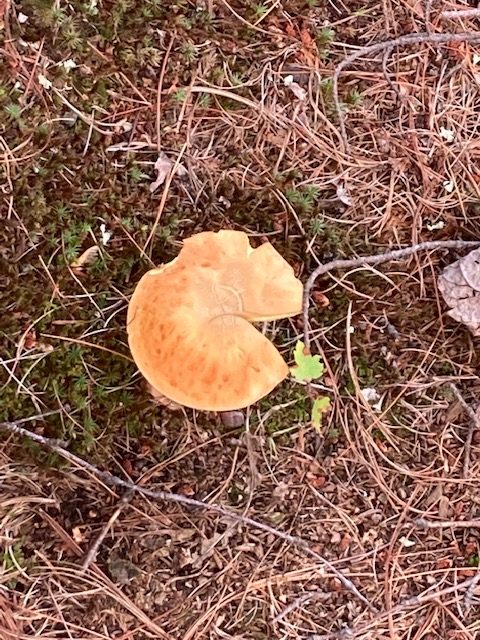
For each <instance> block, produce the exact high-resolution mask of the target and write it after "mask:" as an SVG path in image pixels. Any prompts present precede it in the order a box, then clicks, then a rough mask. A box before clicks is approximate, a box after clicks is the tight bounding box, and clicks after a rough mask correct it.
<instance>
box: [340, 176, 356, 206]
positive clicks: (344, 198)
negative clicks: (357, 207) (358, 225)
mask: <svg viewBox="0 0 480 640" xmlns="http://www.w3.org/2000/svg"><path fill="white" fill-rule="evenodd" d="M337 198H338V199H339V200H340V202H343V204H344V205H346V206H347V207H351V206H352V204H353V201H352V199H351V197H350V194H349V193H348V191H347V189H346V187H345V185H344V183H343V182H339V183H338V184H337Z"/></svg>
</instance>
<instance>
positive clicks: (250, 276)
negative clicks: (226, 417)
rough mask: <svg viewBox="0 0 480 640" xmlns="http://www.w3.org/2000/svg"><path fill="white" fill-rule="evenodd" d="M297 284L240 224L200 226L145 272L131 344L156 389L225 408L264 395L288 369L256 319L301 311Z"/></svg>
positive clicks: (133, 311) (136, 296)
mask: <svg viewBox="0 0 480 640" xmlns="http://www.w3.org/2000/svg"><path fill="white" fill-rule="evenodd" d="M302 295H303V286H302V283H301V282H300V281H299V280H298V279H297V278H295V275H294V273H293V269H292V268H291V266H290V265H289V264H288V263H287V262H286V261H285V260H284V259H283V258H282V257H281V256H280V254H279V253H277V251H276V250H275V249H274V248H273V247H272V246H271V245H270V244H268V243H266V244H263V245H261V246H260V247H259V248H258V249H253V248H252V247H251V246H250V243H249V241H248V236H247V235H246V234H245V233H243V232H241V231H219V232H217V233H215V232H204V233H199V234H197V235H195V236H192V237H191V238H188V239H187V240H185V242H184V245H183V248H182V250H181V252H180V254H179V255H178V257H177V258H175V260H173V261H172V262H170V263H168V264H167V265H165V266H163V267H161V268H158V269H152V270H151V271H149V272H147V273H146V274H145V275H144V276H143V277H142V278H141V280H140V282H139V283H138V285H137V287H136V289H135V291H134V293H133V296H132V298H131V300H130V304H129V307H128V317H127V331H128V341H129V345H130V350H131V352H132V355H133V358H134V360H135V362H136V364H137V366H138V368H139V369H140V371H141V373H142V374H143V375H144V377H145V378H146V379H147V380H148V382H149V383H150V384H151V385H152V386H153V387H155V389H157V390H158V391H159V392H160V393H161V394H163V395H164V396H166V397H167V398H170V399H171V400H173V401H175V402H177V403H179V404H183V405H184V406H187V407H192V408H195V409H201V410H205V411H230V410H234V409H240V408H243V407H245V406H248V405H249V404H252V403H254V402H256V401H257V400H259V399H260V398H262V397H263V396H265V395H267V394H268V393H269V392H270V391H271V390H272V389H273V388H274V387H275V386H276V385H277V384H279V383H280V382H281V381H282V380H283V379H284V378H285V377H286V376H287V375H288V367H287V365H286V363H285V361H284V360H283V358H282V357H281V355H280V353H279V352H278V351H277V349H276V348H275V347H274V346H273V344H272V343H271V342H270V341H269V340H268V339H267V338H266V337H265V336H264V335H262V334H261V333H260V332H259V331H258V330H257V329H256V328H255V327H254V326H253V325H252V324H250V323H251V322H254V321H261V320H273V319H278V318H284V317H288V316H292V315H296V314H298V313H300V311H301V308H302Z"/></svg>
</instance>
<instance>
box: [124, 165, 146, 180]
mask: <svg viewBox="0 0 480 640" xmlns="http://www.w3.org/2000/svg"><path fill="white" fill-rule="evenodd" d="M128 175H129V177H130V180H131V181H132V182H134V183H135V184H138V183H139V182H142V180H147V179H148V176H147V174H146V173H143V171H142V170H141V169H140V167H137V166H136V165H134V166H133V167H130V169H129V171H128Z"/></svg>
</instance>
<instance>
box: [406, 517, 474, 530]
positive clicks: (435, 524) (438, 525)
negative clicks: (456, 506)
mask: <svg viewBox="0 0 480 640" xmlns="http://www.w3.org/2000/svg"><path fill="white" fill-rule="evenodd" d="M415 524H416V525H417V527H421V528H422V529H450V527H452V528H454V529H455V528H456V529H480V520H427V519H426V518H417V519H416V520H415Z"/></svg>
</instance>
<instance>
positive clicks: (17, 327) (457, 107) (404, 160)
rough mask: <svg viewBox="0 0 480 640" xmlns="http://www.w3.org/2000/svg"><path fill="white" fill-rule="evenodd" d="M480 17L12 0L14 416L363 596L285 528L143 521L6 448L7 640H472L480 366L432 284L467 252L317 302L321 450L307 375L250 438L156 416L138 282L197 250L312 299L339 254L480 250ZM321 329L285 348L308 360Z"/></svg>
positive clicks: (137, 503)
mask: <svg viewBox="0 0 480 640" xmlns="http://www.w3.org/2000/svg"><path fill="white" fill-rule="evenodd" d="M476 6H477V3H476V2H469V1H468V0H458V1H457V2H455V3H454V2H453V1H452V2H449V1H443V0H439V1H438V2H429V1H428V0H425V1H424V2H423V1H421V0H364V1H360V0H343V1H342V0H288V2H286V1H282V0H266V1H265V2H264V3H262V2H259V3H255V2H254V1H253V0H251V1H250V0H232V1H230V0H198V1H197V2H193V0H192V1H189V0H172V1H171V2H164V1H162V0H138V1H137V2H135V1H134V0H115V1H111V0H85V1H84V2H82V1H78V0H72V1H71V2H65V1H64V0H55V1H54V2H52V0H24V1H23V2H13V1H11V0H0V38H1V40H2V45H1V56H2V64H1V66H0V154H1V162H0V164H1V167H0V188H1V194H0V201H1V204H0V220H1V224H0V292H1V321H0V335H1V342H0V344H1V349H0V357H1V360H0V362H1V364H2V367H1V376H2V377H1V378H0V382H1V386H0V422H6V421H10V422H11V421H18V420H23V419H27V418H30V417H32V416H36V415H43V414H50V415H45V416H44V417H43V418H40V419H37V420H32V421H30V422H28V423H25V424H24V426H25V427H27V428H29V429H30V430H31V431H33V432H34V433H36V434H39V435H42V436H45V437H50V438H57V439H61V440H62V441H64V442H66V443H67V445H66V446H67V447H68V449H69V450H70V451H71V452H73V453H74V454H75V455H77V456H80V457H81V458H83V459H85V460H87V461H89V462H90V463H91V464H93V465H95V466H96V467H97V468H99V469H103V470H108V471H109V472H111V473H113V474H115V475H117V476H119V477H121V478H123V479H126V480H132V481H134V482H136V483H137V484H140V485H142V486H143V487H146V488H155V489H159V490H165V491H172V492H176V493H178V494H181V495H184V496H186V497H190V498H195V499H198V500H202V501H204V502H206V503H210V504H218V505H222V506H223V507H225V508H228V509H230V510H233V511H235V512H237V513H239V514H244V515H247V516H249V517H251V518H254V519H256V520H259V521H261V522H263V523H266V524H268V525H269V526H270V527H272V528H274V529H278V530H280V531H283V532H287V533H289V534H292V535H294V536H301V537H302V538H304V539H305V540H306V541H307V542H308V544H309V545H310V549H313V551H314V552H316V553H317V554H319V555H320V556H322V557H323V558H324V559H326V560H327V561H329V563H331V565H332V566H333V567H334V568H335V569H336V570H337V571H338V572H341V573H342V574H343V575H344V576H346V577H347V578H348V579H349V580H350V581H351V582H352V583H353V584H354V585H355V587H356V588H357V589H358V590H359V591H360V592H361V594H363V596H364V599H366V600H368V604H366V603H365V601H364V600H362V599H361V598H359V597H358V596H357V595H355V594H354V593H353V592H352V591H351V590H349V589H347V588H345V586H344V585H342V583H341V582H340V581H339V579H338V576H337V575H336V574H335V572H334V571H333V569H332V568H331V567H329V566H327V565H325V564H324V563H323V562H322V561H321V560H319V559H318V558H314V557H312V556H309V555H308V554H307V553H306V552H305V550H304V549H302V548H301V547H299V546H298V545H297V546H295V545H292V544H291V543H290V542H288V541H286V540H285V539H281V538H279V537H278V536H277V535H275V534H274V533H272V532H268V531H261V530H259V529H256V528H255V527H254V526H248V525H245V524H239V523H236V522H235V521H233V520H231V519H229V518H226V517H224V516H222V515H221V514H219V513H215V512H213V511H211V510H208V509H197V510H191V509H188V508H186V507H184V506H181V505H178V504H175V503H170V502H164V501H158V500H154V499H148V498H146V497H142V496H138V495H136V496H135V497H133V498H132V497H131V496H129V495H128V496H127V497H126V498H124V499H123V501H122V492H121V491H120V490H114V489H113V488H111V487H110V488H109V487H108V486H107V485H106V484H105V483H104V482H103V481H102V480H101V479H99V478H98V477H95V476H94V475H93V474H91V473H87V472H85V471H82V470H80V469H79V468H78V467H76V466H75V465H73V464H68V463H67V462H66V461H65V460H64V459H63V458H62V456H59V455H57V454H55V453H52V452H51V451H50V452H49V451H48V450H46V449H45V448H42V446H41V445H39V444H38V443H37V444H36V443H34V442H32V441H31V439H29V438H19V437H17V436H14V435H12V434H8V433H7V434H4V435H2V440H1V444H0V540H1V545H0V561H1V567H2V570H1V573H0V637H1V638H2V640H22V639H24V638H25V639H26V638H42V639H44V640H47V639H48V640H50V639H52V640H53V639H61V640H67V639H69V640H107V639H108V640H110V639H116V640H144V639H149V638H152V639H153V638H155V639H157V638H171V639H173V640H193V639H195V640H197V639H203V638H209V639H212V640H217V639H218V640H223V639H231V640H234V639H235V640H240V639H247V638H248V639H254V640H266V639H270V638H281V639H287V638H288V639H289V638H300V639H302V640H320V639H321V638H332V639H333V638H341V637H344V638H358V639H363V640H366V639H384V638H385V639H389V640H394V639H395V640H407V639H409V640H420V639H423V640H434V639H438V640H446V639H451V640H460V639H473V638H477V637H480V615H479V612H480V609H479V606H478V605H476V604H475V599H474V595H475V594H474V593H473V591H474V587H475V584H473V586H472V588H471V589H470V591H469V590H468V588H469V586H470V585H471V584H472V579H475V576H476V575H477V570H478V565H479V557H480V549H479V531H480V492H479V491H478V489H479V486H480V462H479V453H480V438H479V437H477V436H478V435H480V434H479V432H477V431H475V432H474V433H473V438H472V442H471V445H469V444H468V438H469V436H468V434H469V433H470V435H471V426H472V419H471V417H470V416H469V415H468V413H467V411H466V410H465V407H464V406H463V405H462V403H461V402H460V401H459V400H458V397H457V396H456V395H455V389H457V390H458V391H459V392H460V393H461V395H462V396H463V398H464V399H465V401H466V403H467V404H468V406H469V407H471V408H472V409H473V410H475V408H476V403H477V402H478V397H479V394H480V378H479V376H478V372H479V354H478V353H477V341H476V339H474V338H473V337H472V336H471V334H470V333H469V332H468V330H467V329H466V328H465V327H463V326H462V325H460V324H458V323H456V322H454V321H453V320H452V319H450V318H449V317H448V316H446V310H447V309H446V306H445V304H444V302H443V299H442V298H441V296H440V294H439V293H438V289H437V286H436V279H437V276H438V274H439V272H440V271H441V269H442V268H443V267H444V266H445V265H447V264H449V263H450V262H452V261H454V260H455V259H457V258H458V257H459V256H460V255H462V254H457V253H455V252H452V251H449V252H447V251H437V252H422V253H418V254H417V255H416V256H414V257H412V258H409V259H408V260H405V261H398V262H395V263H389V264H385V265H383V266H382V267H378V268H368V269H365V268H360V269H354V270H351V271H349V272H332V273H331V274H330V275H328V276H325V277H323V278H321V279H320V280H319V281H318V282H317V285H316V289H315V291H314V295H313V304H312V308H311V315H310V322H311V332H312V338H313V343H312V347H313V350H314V351H315V352H317V353H320V354H321V356H322V358H323V361H324V363H325V366H326V371H327V373H326V375H325V377H324V379H323V380H322V381H321V387H322V389H321V390H320V391H318V389H317V392H320V393H322V394H325V395H327V396H329V397H330V398H331V410H330V411H329V413H328V414H326V415H325V416H324V419H323V424H322V426H321V428H319V429H318V428H315V427H314V426H312V424H311V420H310V402H311V398H310V397H309V394H308V392H307V390H306V389H305V386H303V385H302V384H300V383H297V382H295V381H294V380H293V379H289V380H287V381H285V383H284V384H282V385H281V386H279V387H278V388H277V389H276V390H275V391H274V392H273V393H272V394H271V395H270V396H269V397H267V398H265V399H264V400H262V401H261V402H259V403H258V405H256V406H253V407H251V408H250V409H249V410H248V411H247V412H246V414H245V419H246V420H247V423H248V430H249V438H248V440H247V439H246V437H245V433H244V432H245V427H243V426H242V427H235V426H226V425H225V424H224V423H223V422H222V420H221V419H220V417H219V416H217V415H214V414H204V413H195V412H192V411H190V410H187V411H185V412H184V411H174V410H171V409H169V408H168V407H166V406H162V405H157V404H155V403H154V401H153V399H152V398H151V396H150V394H149V392H148V389H147V387H146V384H145V383H144V381H143V380H142V378H141V377H140V376H139V374H138V373H137V371H136V368H135V366H134V364H133V362H132V360H131V357H130V355H129V351H128V346H127V344H126V330H125V318H126V306H127V302H128V298H129V296H130V294H131V293H132V291H133V289H134V287H135V284H136V282H138V280H139V278H140V277H141V275H142V274H143V273H144V272H145V271H146V270H147V269H148V268H150V266H151V265H152V264H161V263H163V262H165V261H168V260H169V259H171V258H173V257H174V256H175V255H176V254H177V253H178V251H179V248H180V246H181V242H182V238H184V237H188V236H189V235H191V234H193V233H196V232H198V231H202V230H207V229H209V230H217V229H221V228H230V229H239V230H244V231H246V232H248V233H249V234H250V236H251V238H252V242H253V243H254V244H255V243H257V244H258V243H260V242H261V241H262V240H263V239H264V238H267V239H268V240H270V241H271V242H272V243H273V244H274V246H275V247H276V248H277V249H278V250H279V251H280V252H281V254H282V255H283V256H284V257H285V258H286V259H287V260H288V261H289V262H290V263H291V264H292V265H293V266H294V268H295V270H296V273H297V274H298V275H299V277H300V278H302V279H303V280H306V278H307V277H308V275H309V273H311V271H312V270H313V269H314V268H315V266H317V264H318V263H319V262H325V261H328V260H330V259H332V258H337V257H340V258H344V257H352V256H356V255H369V254H374V253H379V252H381V251H385V250H389V249H394V248H398V247H404V246H408V245H410V244H412V243H417V242H422V241H428V240H442V239H443V240H445V239H454V238H459V239H460V238H461V239H465V240H476V239H478V238H479V233H480V171H479V167H480V143H479V140H480V138H479V134H480V108H479V104H480V44H478V38H477V44H475V43H474V42H473V41H468V42H467V41H465V39H464V38H457V39H455V38H450V37H443V36H441V34H452V33H464V32H467V33H475V32H476V33H477V34H478V30H479V24H480V22H479V19H478V18H475V17H472V18H471V19H470V18H460V17H459V16H458V15H457V16H456V17H454V18H449V17H448V15H445V14H444V12H445V11H448V10H452V9H456V10H459V9H468V8H475V7H476ZM419 33H422V34H425V36H424V37H423V41H421V42H416V43H413V44H409V45H408V46H393V45H392V46H389V45H387V46H385V47H384V48H383V49H382V50H378V51H372V52H371V53H369V52H368V50H367V51H365V52H363V53H362V54H361V55H360V56H359V57H358V59H356V60H354V61H352V63H351V64H349V65H348V66H347V67H346V68H344V69H343V71H342V73H341V74H340V76H339V103H338V104H337V103H336V100H335V83H334V81H333V77H334V72H335V69H336V68H338V65H339V64H340V63H341V62H342V61H343V60H345V58H346V57H347V56H348V55H349V54H352V53H354V52H356V51H358V50H359V48H361V47H365V46H368V45H372V44H375V43H378V42H382V41H387V40H393V39H395V38H397V37H399V36H401V35H404V34H419ZM338 107H340V113H341V116H340V114H339V109H338ZM342 123H343V125H344V127H345V137H346V140H347V141H348V145H346V144H345V140H344V139H343V138H342V134H341V129H342ZM159 158H160V159H161V162H160V163H158V164H157V168H158V167H160V175H159V177H160V178H161V179H162V178H163V179H164V182H163V184H160V185H158V187H157V188H156V189H155V190H153V189H151V185H152V183H153V182H154V180H155V178H156V177H157V175H156V169H155V163H156V162H157V160H158V159H159ZM174 164H176V166H177V171H176V172H175V173H174V174H173V175H172V174H171V172H169V171H168V169H169V168H170V167H171V166H172V165H174ZM165 168H166V170H165ZM162 173H168V175H167V176H166V175H162ZM152 232H153V235H152V236H151V237H150V234H151V233H152ZM320 292H323V294H324V296H326V298H327V299H328V305H327V301H326V299H325V297H324V296H322V295H320ZM302 330H303V328H302V322H301V319H300V318H294V319H292V320H287V321H282V322H277V323H275V324H272V325H270V326H269V328H268V331H269V336H270V337H271V338H272V340H274V342H275V344H276V345H277V346H278V347H279V349H280V350H281V351H282V353H283V354H284V356H285V358H286V360H287V361H288V362H289V363H291V362H292V360H293V349H294V346H295V343H296V341H297V340H298V339H301V338H302ZM452 383H453V384H454V385H455V387H454V388H452ZM365 389H367V390H370V391H365ZM51 412H54V413H51ZM247 445H248V446H247ZM252 452H253V453H252ZM418 518H427V519H429V520H431V521H434V522H436V523H437V525H439V526H437V527H436V528H425V527H423V528H422V527H421V526H419V523H418ZM109 520H111V522H110V525H109V526H108V528H106V527H107V524H108V523H109ZM468 520H474V522H471V523H470V526H467V524H466V522H465V521H468ZM447 521H448V522H447ZM105 531H106V533H107V535H106V537H105V538H104V539H103V541H102V542H101V544H100V545H99V548H98V552H97V554H96V556H95V557H94V558H91V561H90V562H89V566H88V567H84V568H82V563H83V562H84V559H85V556H86V554H88V551H89V549H91V548H92V545H93V544H94V543H95V541H96V540H98V539H99V536H100V535H101V534H102V532H105Z"/></svg>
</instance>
